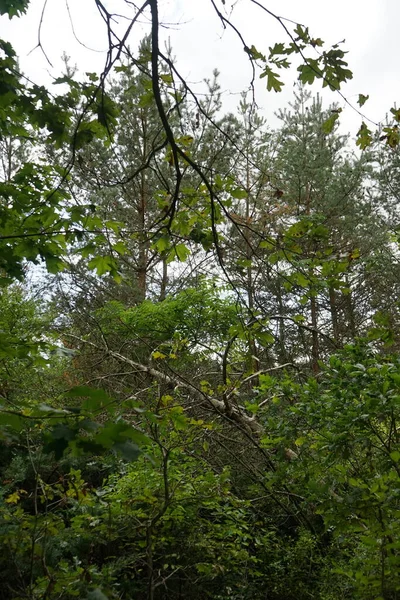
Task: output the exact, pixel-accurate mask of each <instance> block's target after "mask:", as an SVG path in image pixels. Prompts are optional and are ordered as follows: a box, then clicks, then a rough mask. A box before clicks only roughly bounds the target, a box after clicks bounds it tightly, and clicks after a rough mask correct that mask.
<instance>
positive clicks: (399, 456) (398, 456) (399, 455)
mask: <svg viewBox="0 0 400 600" xmlns="http://www.w3.org/2000/svg"><path fill="white" fill-rule="evenodd" d="M390 458H391V459H392V460H393V461H394V462H396V463H398V462H399V461H400V452H399V451H398V450H393V452H391V453H390Z"/></svg>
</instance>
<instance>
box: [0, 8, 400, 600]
mask: <svg viewBox="0 0 400 600" xmlns="http://www.w3.org/2000/svg"><path fill="white" fill-rule="evenodd" d="M158 4H159V3H158V2H157V1H156V0H149V1H148V2H145V3H144V5H143V6H142V7H141V8H137V7H133V8H134V10H135V11H136V12H135V16H134V17H133V18H130V19H129V23H130V25H129V28H128V29H127V31H126V34H125V35H122V36H121V35H120V33H119V32H118V35H117V33H116V32H115V31H114V30H113V27H114V20H115V19H114V16H115V15H112V14H111V13H109V12H108V11H107V9H106V8H105V7H104V6H103V5H102V4H101V3H96V6H97V7H98V9H99V10H100V11H101V13H102V16H103V18H104V19H105V22H106V25H107V30H108V35H109V41H110V48H109V53H108V57H107V65H106V67H105V69H104V71H103V73H101V74H100V75H97V74H95V73H88V74H86V75H85V77H84V78H83V81H80V80H79V76H78V73H76V72H75V70H74V69H71V68H70V66H69V64H68V61H66V65H65V71H66V72H65V74H64V75H63V76H61V77H59V78H58V79H56V80H55V85H57V86H62V87H59V88H58V89H61V90H62V91H61V92H60V93H58V94H57V95H55V94H52V93H50V92H49V91H48V90H47V89H46V88H45V87H42V86H37V85H35V84H34V83H32V82H30V81H29V80H28V79H26V78H25V77H24V76H23V75H22V74H21V73H20V71H19V67H18V61H17V57H16V54H15V52H14V50H13V48H12V47H11V46H10V44H9V43H8V42H6V41H1V42H0V50H1V57H0V67H1V68H0V152H1V167H0V170H1V178H0V179H1V181H0V195H1V197H2V203H1V206H0V275H1V277H0V286H1V287H0V291H1V293H0V478H1V482H2V488H1V491H0V548H1V552H0V589H1V597H2V598H4V600H22V599H26V598H28V599H30V600H33V599H35V598H37V599H39V598H41V599H46V600H64V599H65V600H68V599H72V598H94V599H96V598H97V599H98V600H99V599H100V600H104V599H107V598H109V599H110V600H111V599H113V598H115V599H117V598H118V599H122V598H123V599H126V600H128V599H129V598H133V597H134V598H137V599H138V600H141V599H143V600H163V599H166V598H171V599H175V598H176V600H180V599H182V598H193V599H196V598H199V599H200V598H201V599H203V598H210V599H213V600H222V599H224V600H225V599H231V600H239V599H240V600H250V599H252V600H253V599H254V600H257V599H259V600H262V599H264V598H267V597H268V598H271V599H272V600H303V599H304V600H305V599H306V598H310V597H311V598H315V599H316V600H333V598H342V599H343V600H345V599H348V600H350V599H354V598H355V599H357V598H359V599H360V600H361V599H363V600H378V599H383V600H394V599H395V598H396V597H397V596H398V595H399V593H400V580H399V572H400V569H399V561H400V558H399V542H398V538H399V534H400V531H399V523H400V521H399V515H400V513H399V494H400V483H399V477H400V466H399V465H400V447H399V439H398V438H399V436H398V427H399V423H398V420H399V416H400V415H399V414H398V413H399V399H400V394H399V387H400V362H399V354H398V342H397V337H398V333H399V318H398V291H399V288H398V286H399V281H400V278H399V273H398V264H399V261H398V246H397V244H398V231H399V224H398V210H397V203H396V201H397V195H398V189H399V181H398V176H397V172H398V144H399V132H398V122H399V121H400V112H399V111H398V110H397V109H392V110H391V113H390V119H392V122H390V121H388V123H387V124H386V126H385V127H384V128H383V129H382V131H380V132H379V134H376V133H375V132H373V131H372V130H371V129H370V128H369V127H368V126H367V125H366V123H365V122H364V121H363V122H362V124H361V127H360V130H359V133H358V137H357V142H356V143H357V144H358V146H359V148H360V149H361V150H363V153H362V155H361V156H354V154H353V153H352V151H351V150H350V147H349V143H348V140H347V138H346V137H345V136H342V135H340V134H339V133H338V125H339V118H340V114H341V110H342V109H341V108H340V107H339V106H337V105H332V106H331V107H329V108H328V110H323V108H322V104H321V101H320V99H319V98H318V97H317V98H316V99H314V100H312V98H311V95H310V94H308V93H307V92H306V91H305V88H304V86H305V85H308V84H312V83H313V82H314V81H319V82H320V83H321V84H322V86H323V87H328V88H329V89H330V90H340V89H341V87H342V85H343V84H345V83H346V81H348V80H349V79H351V77H352V72H351V71H350V69H349V68H348V64H347V61H346V53H345V51H344V50H343V49H342V47H341V45H340V44H339V45H338V44H337V45H335V46H333V47H332V48H326V47H325V45H324V42H323V41H322V40H321V39H320V38H318V37H313V36H312V35H311V34H310V32H309V30H308V28H307V27H305V26H303V25H298V24H293V27H292V26H289V21H287V22H286V20H283V19H281V18H280V17H277V16H276V15H273V14H272V13H271V12H270V11H269V10H267V9H266V8H264V7H263V6H262V5H261V4H260V3H258V2H257V3H254V4H256V5H257V6H258V7H259V8H260V10H262V11H264V12H266V13H268V14H269V15H270V16H272V18H275V19H276V20H277V21H278V22H279V23H280V25H282V26H283V27H284V30H285V32H286V35H287V36H288V37H287V39H286V41H285V42H283V43H276V44H275V45H274V46H273V47H271V48H269V52H268V53H266V54H263V52H261V51H260V50H258V49H257V48H255V46H253V45H252V46H247V45H244V51H245V52H246V54H247V56H248V58H249V60H250V62H251V65H252V67H253V68H254V71H253V73H254V75H255V74H256V73H257V72H258V74H259V75H260V77H261V78H265V81H266V87H267V89H268V90H274V91H275V92H278V91H280V90H281V89H282V86H283V84H284V81H283V79H282V78H281V73H282V72H283V70H286V69H288V68H289V67H290V66H291V65H292V64H296V66H297V69H298V70H297V72H298V78H299V82H300V86H299V87H298V89H297V92H296V93H295V97H294V102H293V104H292V105H291V106H290V108H289V109H287V110H282V111H280V113H279V115H278V116H279V119H280V124H279V126H278V127H277V129H276V130H275V131H272V130H270V129H269V128H267V125H266V122H265V120H264V119H263V118H262V117H261V116H260V115H259V114H258V113H257V111H256V110H255V105H254V102H252V101H250V100H249V95H246V94H243V95H242V98H241V101H240V104H239V108H238V111H237V113H236V114H222V112H223V105H222V96H221V91H220V87H219V83H218V74H217V73H216V72H214V75H213V78H211V79H210V80H208V81H207V82H206V94H205V95H204V97H203V98H202V99H201V100H200V99H199V98H198V97H197V96H196V94H194V92H193V91H192V89H191V87H190V85H189V84H188V82H187V81H186V80H185V79H184V78H183V77H182V76H181V75H180V73H179V71H178V69H177V66H176V63H175V61H174V60H173V58H172V52H171V49H169V48H167V50H166V52H165V53H164V52H162V50H161V49H160V43H159V28H160V23H159V15H158V8H159V6H158ZM212 5H213V7H214V9H215V11H216V15H217V16H218V18H219V19H220V21H221V22H222V24H223V25H224V26H225V27H229V28H233V30H234V31H235V32H236V34H238V36H239V39H240V42H241V43H244V42H243V40H242V38H241V34H240V31H239V30H238V29H236V27H235V25H234V23H233V20H232V19H233V17H232V15H230V14H228V13H226V12H225V9H224V10H223V11H220V10H219V9H218V7H217V5H216V3H214V2H213V3H212ZM224 5H225V3H224V2H223V3H222V6H223V7H224ZM27 6H28V3H27V2H25V1H21V0H15V1H12V0H6V1H3V2H0V14H3V15H8V16H9V18H11V17H14V16H20V15H21V14H22V13H24V12H25V11H26V9H27ZM132 6H133V5H132ZM146 8H148V9H149V10H150V14H151V35H150V36H149V37H146V38H145V39H144V40H143V41H142V42H141V43H140V44H139V46H138V50H137V52H136V53H135V52H134V51H132V50H131V49H130V48H129V47H128V45H127V40H128V36H129V33H130V30H131V27H133V26H134V25H135V22H136V19H139V17H140V18H141V17H142V14H141V13H142V12H143V11H145V9H146ZM232 14H233V13H232ZM296 61H297V63H296ZM110 73H113V76H114V80H113V81H112V82H108V78H109V75H110ZM367 100H368V96H365V95H363V94H359V96H358V105H359V107H360V108H361V107H362V106H363V105H364V104H365V102H366V101H367ZM375 141H380V142H383V144H382V145H381V148H380V149H379V150H376V151H375V148H374V149H373V150H367V149H368V148H369V147H370V146H371V145H372V144H373V142H375ZM29 264H34V265H38V264H40V265H42V264H43V265H44V266H45V267H46V274H45V275H43V274H42V273H41V272H40V271H39V270H37V269H36V270H35V269H34V270H33V271H31V272H32V273H33V280H34V281H35V280H36V281H35V285H32V284H31V285H29V284H25V287H24V285H23V284H22V283H20V284H17V283H16V280H18V279H19V280H20V281H24V279H25V275H26V273H27V272H28V271H29V267H28V265H29ZM40 286H42V288H43V289H42V291H41V293H39V295H38V298H35V296H34V288H37V287H39V288H40ZM44 288H46V289H45V290H44Z"/></svg>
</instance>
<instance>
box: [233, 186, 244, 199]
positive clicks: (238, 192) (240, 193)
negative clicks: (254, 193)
mask: <svg viewBox="0 0 400 600" xmlns="http://www.w3.org/2000/svg"><path fill="white" fill-rule="evenodd" d="M231 196H232V197H233V198H236V199H237V200H244V199H245V198H247V196H248V193H247V192H246V190H244V189H242V188H234V189H233V190H231Z"/></svg>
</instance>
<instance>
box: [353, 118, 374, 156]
mask: <svg viewBox="0 0 400 600" xmlns="http://www.w3.org/2000/svg"><path fill="white" fill-rule="evenodd" d="M356 144H357V146H359V147H360V148H361V150H365V148H367V147H368V146H370V145H371V144H372V132H371V130H370V129H368V127H367V125H366V124H365V123H364V121H363V122H362V124H361V127H360V129H359V130H358V133H357V141H356Z"/></svg>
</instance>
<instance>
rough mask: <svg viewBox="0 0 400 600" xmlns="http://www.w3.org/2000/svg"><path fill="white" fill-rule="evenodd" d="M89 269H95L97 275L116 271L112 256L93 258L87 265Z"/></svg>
mask: <svg viewBox="0 0 400 600" xmlns="http://www.w3.org/2000/svg"><path fill="white" fill-rule="evenodd" d="M88 267H89V269H96V271H97V274H98V275H104V274H105V273H109V272H112V271H114V270H116V267H117V265H116V263H115V260H114V259H113V257H112V256H95V257H94V258H92V260H90V261H89V264H88Z"/></svg>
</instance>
